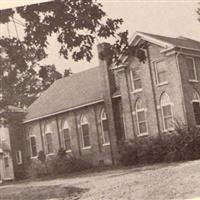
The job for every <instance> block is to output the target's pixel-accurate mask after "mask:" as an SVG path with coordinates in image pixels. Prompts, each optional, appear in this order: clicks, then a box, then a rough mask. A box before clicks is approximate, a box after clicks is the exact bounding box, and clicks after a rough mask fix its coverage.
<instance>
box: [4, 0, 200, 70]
mask: <svg viewBox="0 0 200 200" xmlns="http://www.w3.org/2000/svg"><path fill="white" fill-rule="evenodd" d="M37 2H44V1H41V0H26V1H25V0H0V8H1V9H5V8H9V7H16V6H22V5H26V4H30V3H37ZM98 2H100V3H101V4H102V5H103V10H104V11H105V12H106V13H107V15H108V16H109V17H112V18H122V19H123V20H124V23H123V25H122V27H121V29H122V30H124V29H127V30H128V31H129V33H130V36H131V35H133V34H134V33H135V31H142V32H148V33H154V34H161V35H166V36H172V37H178V36H180V35H182V36H185V37H189V38H192V39H196V40H200V22H199V21H198V15H197V13H196V10H197V8H198V6H199V7H200V4H198V1H195V0H193V1H191V0H190V1H189V0H176V1H175V0H168V1H166V0H160V1H156V0H129V1H127V0H102V1H100V0H99V1H98ZM9 28H10V30H11V32H12V34H16V33H15V29H14V25H13V24H10V25H9ZM21 29H22V28H20V27H19V28H18V32H19V35H20V36H22V35H23V30H21ZM0 31H1V34H4V35H6V34H7V28H6V27H5V26H4V27H3V26H1V27H0ZM58 50H59V44H58V43H57V42H56V40H55V38H52V39H51V40H50V46H49V48H48V51H47V52H48V54H49V56H48V58H47V59H45V60H44V61H43V63H45V64H55V65H56V67H57V69H58V70H59V71H61V72H63V71H64V69H66V68H69V67H70V68H71V69H72V71H73V72H79V71H83V70H85V69H88V68H91V67H95V66H98V58H97V49H96V47H94V50H93V54H94V57H93V59H92V61H91V62H90V63H88V62H83V61H81V62H74V61H73V60H65V59H64V58H62V57H61V56H60V55H59V54H58V53H56V52H58Z"/></svg>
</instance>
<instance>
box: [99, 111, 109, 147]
mask: <svg viewBox="0 0 200 200" xmlns="http://www.w3.org/2000/svg"><path fill="white" fill-rule="evenodd" d="M101 129H102V144H103V145H106V144H110V140H109V132H108V119H107V115H106V112H105V109H102V111H101Z"/></svg>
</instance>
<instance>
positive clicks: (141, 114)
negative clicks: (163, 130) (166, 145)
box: [135, 99, 148, 135]
mask: <svg viewBox="0 0 200 200" xmlns="http://www.w3.org/2000/svg"><path fill="white" fill-rule="evenodd" d="M135 110H136V117H137V126H138V131H139V135H146V134H148V131H147V121H146V113H145V112H146V111H145V107H144V105H143V102H142V100H141V99H138V100H137V102H136V108H135Z"/></svg>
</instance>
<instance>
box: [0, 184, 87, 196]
mask: <svg viewBox="0 0 200 200" xmlns="http://www.w3.org/2000/svg"><path fill="white" fill-rule="evenodd" d="M87 191H89V189H87V188H78V187H73V186H70V187H66V186H62V185H56V186H55V185H54V186H31V187H24V188H15V187H12V189H11V188H3V189H1V191H0V200H46V199H54V198H55V199H56V198H59V199H66V200H67V199H74V200H78V199H80V198H81V196H82V194H83V193H85V192H87Z"/></svg>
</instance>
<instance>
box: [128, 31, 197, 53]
mask: <svg viewBox="0 0 200 200" xmlns="http://www.w3.org/2000/svg"><path fill="white" fill-rule="evenodd" d="M137 37H141V38H143V39H144V40H147V41H148V40H150V41H151V39H152V41H157V42H158V43H159V42H160V44H161V45H162V46H163V47H166V48H169V47H180V48H186V49H194V50H200V41H197V40H193V39H190V38H186V37H182V36H180V37H167V36H162V35H156V34H151V33H145V32H136V33H135V34H134V36H133V37H132V39H131V43H132V42H133V41H134V40H135V39H136V38H137Z"/></svg>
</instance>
